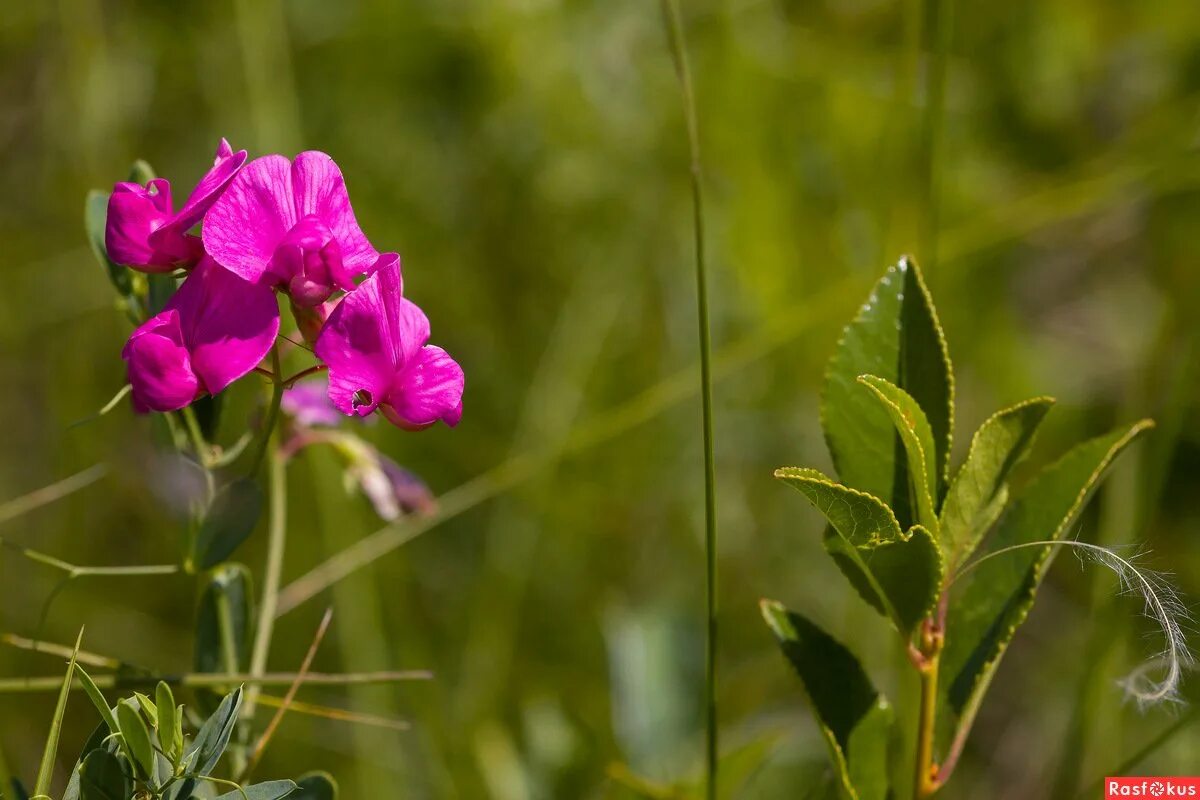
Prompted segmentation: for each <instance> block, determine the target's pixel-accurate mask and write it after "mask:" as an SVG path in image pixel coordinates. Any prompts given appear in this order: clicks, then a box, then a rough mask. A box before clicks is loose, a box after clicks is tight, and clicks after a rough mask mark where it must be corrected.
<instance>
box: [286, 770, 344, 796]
mask: <svg viewBox="0 0 1200 800" xmlns="http://www.w3.org/2000/svg"><path fill="white" fill-rule="evenodd" d="M296 784H297V786H298V787H299V788H298V789H297V791H296V792H295V794H291V795H288V797H289V798H290V799H291V800H337V796H338V785H337V781H335V780H334V779H333V776H332V775H330V774H329V773H328V772H309V773H306V774H304V775H301V776H300V779H299V780H298V781H296Z"/></svg>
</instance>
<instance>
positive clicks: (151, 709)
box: [133, 692, 158, 728]
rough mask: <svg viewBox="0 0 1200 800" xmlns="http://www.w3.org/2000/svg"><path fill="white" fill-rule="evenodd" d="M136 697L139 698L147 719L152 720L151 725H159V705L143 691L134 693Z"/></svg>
mask: <svg viewBox="0 0 1200 800" xmlns="http://www.w3.org/2000/svg"><path fill="white" fill-rule="evenodd" d="M133 696H134V699H136V700H137V702H138V706H139V707H141V709H142V713H143V714H145V715H146V719H148V720H150V727H152V728H157V727H158V706H156V705H155V704H154V701H153V700H151V699H150V698H149V697H147V696H146V695H144V694H142V693H141V692H134V693H133Z"/></svg>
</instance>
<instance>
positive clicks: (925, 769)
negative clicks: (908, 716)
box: [913, 653, 940, 800]
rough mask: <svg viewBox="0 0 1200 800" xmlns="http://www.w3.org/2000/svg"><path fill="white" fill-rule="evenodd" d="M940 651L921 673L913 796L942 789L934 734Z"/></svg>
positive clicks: (924, 794)
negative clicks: (934, 747) (935, 754)
mask: <svg viewBox="0 0 1200 800" xmlns="http://www.w3.org/2000/svg"><path fill="white" fill-rule="evenodd" d="M939 659H940V656H939V655H937V654H936V653H935V654H934V655H933V656H930V657H928V658H927V659H926V660H925V663H924V664H922V665H921V666H920V667H919V668H918V669H919V670H920V674H921V712H920V716H919V718H918V720H917V757H916V764H917V768H916V774H915V775H914V776H913V777H914V782H913V797H914V798H915V800H923V798H926V797H930V796H931V795H932V794H933V793H934V792H936V791H937V790H938V788H939V786H938V783H937V774H936V773H937V767H936V766H935V765H934V763H933V734H934V726H935V723H936V722H937V683H938V661H939Z"/></svg>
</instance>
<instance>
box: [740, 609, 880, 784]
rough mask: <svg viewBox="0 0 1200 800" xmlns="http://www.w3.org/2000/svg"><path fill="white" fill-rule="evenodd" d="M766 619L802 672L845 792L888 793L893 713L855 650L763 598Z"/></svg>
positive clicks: (801, 674) (798, 673)
mask: <svg viewBox="0 0 1200 800" xmlns="http://www.w3.org/2000/svg"><path fill="white" fill-rule="evenodd" d="M760 607H761V610H762V615H763V619H765V620H766V622H767V625H769V626H770V628H771V630H772V631H773V632H774V634H775V638H776V639H778V640H779V646H780V648H781V649H782V650H783V654H784V656H785V657H786V658H787V660H788V662H789V663H790V664H791V665H792V668H793V669H794V670H795V671H796V674H797V675H799V676H800V681H801V682H802V683H803V684H804V691H805V694H807V696H808V699H809V704H810V705H811V706H812V710H813V714H814V715H815V716H816V718H817V724H818V725H819V726H820V729H821V733H822V735H823V736H824V737H825V742H826V744H827V745H828V747H829V753H830V758H831V760H832V761H833V764H834V768H835V770H836V771H837V774H838V778H839V786H840V794H841V796H842V797H843V798H849V800H883V799H884V798H886V797H887V796H888V764H887V750H888V741H889V739H890V737H891V732H892V726H893V719H894V713H893V711H892V708H891V705H890V704H889V703H888V701H887V699H886V698H884V696H883V695H882V694H880V693H879V692H878V691H876V690H875V687H874V686H872V685H871V680H870V678H868V677H867V674H866V672H865V671H864V670H863V668H862V665H860V664H859V662H858V659H857V658H855V657H854V654H853V653H851V652H850V651H849V650H847V649H846V648H845V647H844V646H842V645H841V644H840V643H839V642H837V641H836V640H835V639H834V638H833V637H832V636H830V635H829V634H827V633H825V632H824V631H823V630H821V629H820V628H819V627H817V626H816V625H815V624H813V623H812V622H810V621H809V620H808V619H806V618H805V617H803V616H801V615H800V614H797V613H795V612H793V611H788V610H787V609H785V608H784V607H783V606H782V605H780V604H779V603H776V602H774V601H770V600H763V601H762V602H761V603H760Z"/></svg>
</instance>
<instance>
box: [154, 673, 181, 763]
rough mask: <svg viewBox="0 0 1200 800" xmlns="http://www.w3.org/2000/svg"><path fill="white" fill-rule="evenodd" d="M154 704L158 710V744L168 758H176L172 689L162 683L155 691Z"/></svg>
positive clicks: (159, 683) (160, 682) (173, 696)
mask: <svg viewBox="0 0 1200 800" xmlns="http://www.w3.org/2000/svg"><path fill="white" fill-rule="evenodd" d="M154 703H155V706H156V707H157V709H158V742H159V744H160V745H162V749H163V752H165V753H166V754H167V757H168V758H172V759H173V758H174V756H175V754H176V753H178V752H179V751H178V750H176V749H175V726H176V724H177V723H176V719H175V695H173V694H172V693H171V687H170V686H167V684H165V683H163V682H162V681H159V682H158V686H156V687H155V689H154Z"/></svg>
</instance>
